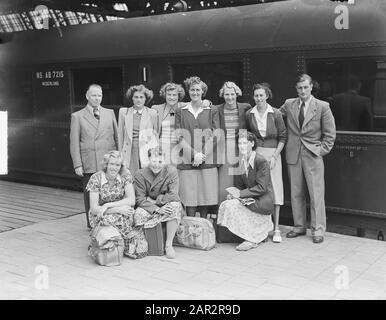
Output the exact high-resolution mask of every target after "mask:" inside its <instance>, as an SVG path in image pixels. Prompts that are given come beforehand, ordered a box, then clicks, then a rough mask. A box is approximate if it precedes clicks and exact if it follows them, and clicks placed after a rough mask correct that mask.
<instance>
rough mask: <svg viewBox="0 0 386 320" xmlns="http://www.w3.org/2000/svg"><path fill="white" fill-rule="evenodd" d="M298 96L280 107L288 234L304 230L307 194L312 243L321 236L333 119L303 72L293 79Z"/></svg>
mask: <svg viewBox="0 0 386 320" xmlns="http://www.w3.org/2000/svg"><path fill="white" fill-rule="evenodd" d="M296 90H297V93H298V96H299V97H298V98H293V99H288V100H286V101H285V103H284V104H283V105H282V106H281V108H280V111H281V112H282V113H283V115H284V116H285V117H286V123H287V131H288V140H287V145H286V160H287V165H288V175H289V180H290V185H291V206H292V215H293V219H294V229H293V230H291V231H290V232H288V233H287V237H288V238H295V237H297V236H300V235H305V234H306V228H307V226H306V195H305V191H306V190H305V188H306V186H307V189H308V192H309V195H310V208H311V234H312V236H313V242H314V243H320V242H323V240H324V238H323V237H324V232H325V231H326V207H325V203H324V163H323V156H325V155H326V154H328V153H329V152H330V151H331V149H332V147H333V145H334V141H335V137H336V129H335V121H334V117H333V115H332V112H331V109H330V107H329V104H328V103H327V102H324V101H322V100H318V99H316V98H315V97H313V96H312V94H311V91H312V79H311V77H310V76H309V75H307V74H303V75H301V76H299V77H298V80H297V83H296Z"/></svg>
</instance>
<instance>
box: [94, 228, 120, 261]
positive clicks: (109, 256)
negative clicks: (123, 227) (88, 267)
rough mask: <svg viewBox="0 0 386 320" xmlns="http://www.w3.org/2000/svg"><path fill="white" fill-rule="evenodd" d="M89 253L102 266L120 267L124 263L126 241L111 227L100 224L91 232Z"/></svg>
mask: <svg viewBox="0 0 386 320" xmlns="http://www.w3.org/2000/svg"><path fill="white" fill-rule="evenodd" d="M90 236H91V244H90V246H89V248H88V253H89V255H90V256H91V258H92V259H93V260H94V261H95V262H96V263H98V264H100V265H101V266H118V265H120V264H121V263H122V258H123V250H124V241H123V238H122V236H121V234H120V233H119V231H118V230H117V229H116V228H114V227H113V226H111V225H103V224H98V225H97V226H96V227H95V228H94V229H93V230H92V231H91V234H90Z"/></svg>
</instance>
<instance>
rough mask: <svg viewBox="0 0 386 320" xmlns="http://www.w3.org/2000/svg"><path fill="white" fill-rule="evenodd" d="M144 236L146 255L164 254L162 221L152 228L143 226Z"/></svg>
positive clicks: (164, 237)
mask: <svg viewBox="0 0 386 320" xmlns="http://www.w3.org/2000/svg"><path fill="white" fill-rule="evenodd" d="M144 231H145V238H146V240H147V242H148V252H147V255H148V256H163V255H164V254H165V239H166V236H165V234H164V233H165V228H163V226H162V223H159V224H157V225H156V226H155V227H153V228H144Z"/></svg>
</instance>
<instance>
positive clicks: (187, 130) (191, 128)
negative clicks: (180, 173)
mask: <svg viewBox="0 0 386 320" xmlns="http://www.w3.org/2000/svg"><path fill="white" fill-rule="evenodd" d="M175 117H176V119H175V121H176V122H175V126H176V136H177V140H178V141H179V147H180V148H181V150H180V159H179V163H178V165H177V168H178V169H180V170H197V169H199V170H200V169H209V168H216V167H218V164H217V148H218V146H217V145H218V144H219V143H220V142H221V139H222V136H221V129H220V124H219V118H218V112H217V109H215V108H213V109H212V108H210V107H207V108H204V109H203V110H202V112H201V113H200V114H199V115H198V116H197V119H196V118H195V117H194V116H193V115H192V114H191V113H190V111H189V110H188V109H187V108H186V107H183V108H178V109H177V110H176V114H175ZM199 152H201V153H203V154H205V156H206V159H205V161H204V162H203V163H202V164H200V165H199V166H198V167H194V166H193V165H192V163H193V160H194V155H195V154H196V153H199Z"/></svg>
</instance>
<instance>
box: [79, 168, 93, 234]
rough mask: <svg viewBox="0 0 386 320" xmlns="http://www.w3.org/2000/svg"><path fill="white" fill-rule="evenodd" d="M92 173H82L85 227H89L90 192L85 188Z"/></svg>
mask: <svg viewBox="0 0 386 320" xmlns="http://www.w3.org/2000/svg"><path fill="white" fill-rule="evenodd" d="M92 175H93V173H83V178H82V185H83V196H84V210H85V212H86V219H87V227H88V228H91V225H90V220H89V216H88V212H89V211H90V193H89V192H88V191H87V190H86V187H87V183H88V181H89V180H90V177H91V176H92Z"/></svg>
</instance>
